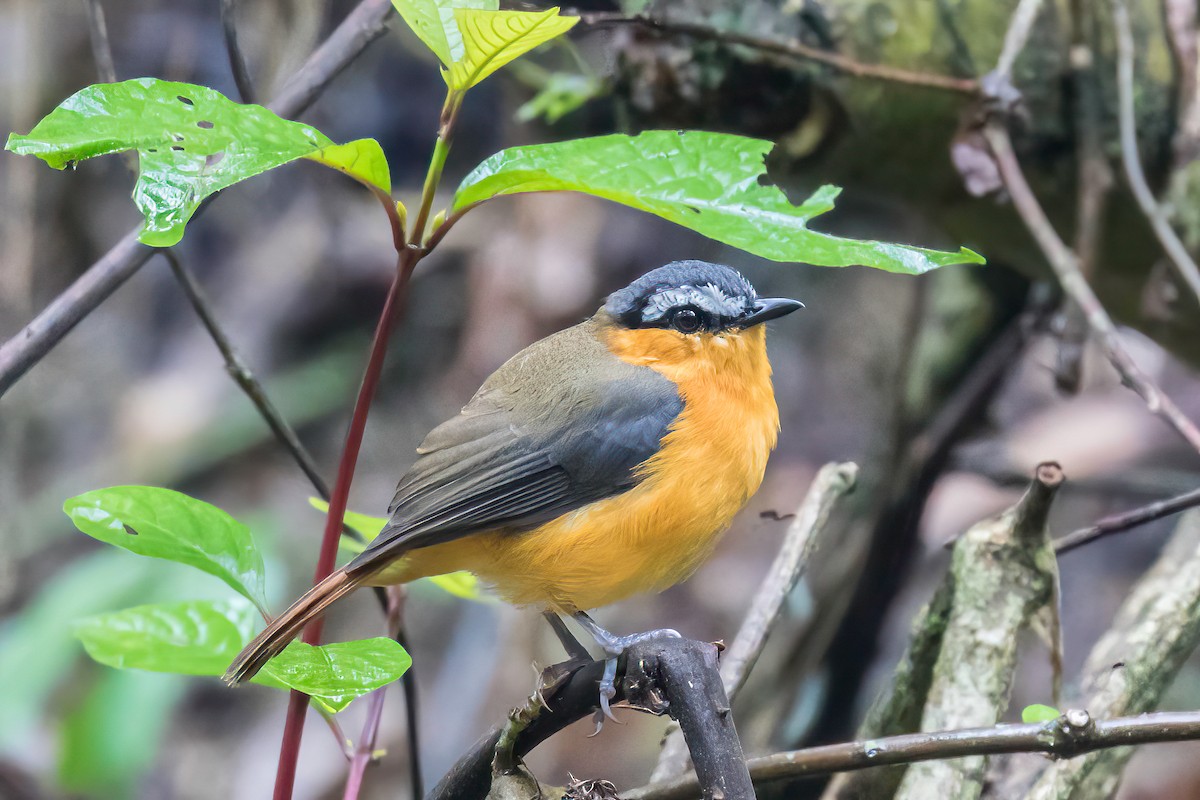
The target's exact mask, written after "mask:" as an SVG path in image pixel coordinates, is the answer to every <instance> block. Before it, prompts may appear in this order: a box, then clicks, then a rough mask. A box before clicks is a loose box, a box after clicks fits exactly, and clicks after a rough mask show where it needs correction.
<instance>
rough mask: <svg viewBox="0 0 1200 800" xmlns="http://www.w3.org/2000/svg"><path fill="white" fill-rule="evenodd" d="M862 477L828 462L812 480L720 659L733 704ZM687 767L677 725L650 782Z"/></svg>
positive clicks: (850, 466)
mask: <svg viewBox="0 0 1200 800" xmlns="http://www.w3.org/2000/svg"><path fill="white" fill-rule="evenodd" d="M857 478H858V467H857V466H856V465H854V464H850V463H846V464H826V465H825V466H824V467H822V468H821V470H820V471H819V472H818V473H817V476H816V478H814V479H813V482H812V486H810V487H809V490H808V494H807V495H806V496H805V498H804V502H803V503H801V504H800V508H799V509H798V510H797V512H796V517H795V519H793V520H792V522H791V524H790V525H789V526H788V530H787V533H786V534H785V536H784V539H783V544H782V546H781V547H780V548H779V555H777V556H776V557H775V561H774V563H773V564H772V565H771V569H770V572H769V573H768V574H767V577H766V579H765V580H764V582H763V585H762V588H760V589H759V590H758V593H757V594H756V595H755V596H754V600H753V601H752V602H751V604H750V609H749V610H748V611H747V612H746V618H745V619H744V620H743V621H742V626H741V628H740V629H739V630H738V633H737V636H736V637H735V638H734V640H733V644H732V645H730V647H729V649H728V650H727V651H726V652H725V654H724V655H723V656H722V658H721V680H722V681H723V683H724V685H725V692H726V693H727V694H728V695H729V701H730V702H733V699H734V698H735V697H736V696H737V694H738V693H739V692H740V691H741V689H742V686H743V685H744V684H745V682H746V678H747V677H748V676H749V674H750V670H752V669H754V664H755V663H756V662H757V661H758V657H759V655H761V654H762V651H763V647H765V646H766V643H767V637H768V636H769V635H770V633H771V629H772V628H773V627H774V626H775V621H776V620H777V619H778V618H779V613H780V611H781V610H782V608H783V604H784V602H785V601H786V600H787V598H788V595H790V594H791V593H792V590H793V589H795V588H796V584H797V583H798V582H799V581H800V578H801V577H803V575H804V572H805V569H806V568H807V566H808V561H809V557H810V556H811V555H812V553H813V551H814V550H815V549H816V547H817V544H818V543H819V541H820V537H821V534H822V532H823V531H824V530H825V523H826V522H828V521H829V516H830V514H831V513H832V512H833V509H834V507H835V506H836V505H837V503H838V501H839V500H841V499H842V498H843V497H845V496H846V495H847V494H849V493H850V492H851V491H853V490H854V486H855V482H856V480H857ZM687 767H688V750H687V745H686V743H685V742H684V738H683V734H682V732H681V731H680V729H679V728H678V727H677V726H675V725H672V726H670V728H669V730H668V733H667V736H666V740H665V741H664V743H663V748H662V752H661V753H660V754H659V757H658V765H657V766H656V767H655V768H654V772H653V774H652V775H651V776H650V780H651V782H659V781H666V780H670V779H671V778H677V777H679V776H680V775H682V774H683V773H684V772H685V771H686V770H687Z"/></svg>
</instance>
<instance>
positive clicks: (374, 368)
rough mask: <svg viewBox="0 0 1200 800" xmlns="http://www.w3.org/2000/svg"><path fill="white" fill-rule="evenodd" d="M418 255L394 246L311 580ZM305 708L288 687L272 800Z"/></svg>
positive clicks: (311, 631)
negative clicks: (389, 275)
mask: <svg viewBox="0 0 1200 800" xmlns="http://www.w3.org/2000/svg"><path fill="white" fill-rule="evenodd" d="M418 258H419V253H418V251H416V250H414V249H411V248H405V249H403V250H401V251H400V256H399V258H398V260H397V263H396V275H395V277H394V278H393V279H392V285H391V288H390V289H388V295H387V301H386V302H385V303H384V306H383V312H382V313H381V314H380V315H379V324H378V325H377V326H376V328H375V338H374V340H373V341H372V343H371V355H370V357H369V358H368V360H367V367H366V370H365V372H364V373H363V380H362V386H361V387H359V390H358V399H357V400H356V401H355V403H354V413H353V415H352V416H351V417H350V428H349V430H348V431H347V432H346V444H345V448H344V449H343V450H342V459H341V461H340V462H339V463H338V471H337V479H336V480H335V481H334V484H333V493H332V495H331V496H330V498H329V513H328V514H327V515H326V517H325V534H324V537H323V538H322V539H321V553H320V555H319V556H318V557H317V568H316V571H315V573H314V574H313V584H314V585H316V584H317V583H319V582H321V581H322V580H324V579H325V578H326V577H328V576H329V574H330V573H331V572H333V567H334V562H335V559H336V558H337V543H338V537H339V536H340V534H341V531H342V519H343V517H344V516H345V514H346V505H347V502H348V500H349V495H350V481H351V479H352V478H353V477H354V468H355V466H356V465H357V464H358V453H359V450H360V449H361V448H362V440H363V432H364V431H365V430H366V427H367V410H368V409H369V408H370V405H371V400H372V399H373V398H374V397H375V390H376V389H377V388H378V386H379V376H380V375H381V374H382V372H383V360H384V356H385V355H386V354H387V343H388V338H389V336H390V334H391V332H392V329H393V328H394V327H395V324H396V322H397V319H398V317H399V316H400V311H401V309H402V308H403V306H404V304H405V301H406V300H407V296H408V291H407V290H408V279H409V276H410V275H411V274H412V268H413V266H415V265H416V261H417V259H418ZM323 627H324V618H323V617H317V618H316V619H315V620H313V621H312V622H310V623H309V624H308V627H306V628H305V629H304V636H303V639H304V641H305V642H307V643H308V644H313V645H315V644H318V643H320V641H321V629H322V628H323ZM307 710H308V695H306V694H304V693H302V692H298V691H296V690H294V689H293V690H292V693H291V698H290V700H289V702H288V712H287V721H286V722H285V723H284V726H283V743H282V744H281V745H280V749H279V768H278V769H277V771H276V773H275V793H274V800H291V797H292V789H293V788H294V786H295V783H296V763H297V761H298V760H299V756H300V741H301V739H302V737H303V735H304V714H305V711H307Z"/></svg>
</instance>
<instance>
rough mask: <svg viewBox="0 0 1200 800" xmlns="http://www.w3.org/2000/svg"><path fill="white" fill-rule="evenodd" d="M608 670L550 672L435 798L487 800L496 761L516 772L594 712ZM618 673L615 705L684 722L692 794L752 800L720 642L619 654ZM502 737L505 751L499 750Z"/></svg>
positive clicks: (562, 667) (648, 645)
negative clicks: (537, 749) (727, 691)
mask: <svg viewBox="0 0 1200 800" xmlns="http://www.w3.org/2000/svg"><path fill="white" fill-rule="evenodd" d="M603 668H604V664H603V662H601V661H586V662H584V661H580V660H578V659H573V660H572V661H569V662H567V663H565V664H559V665H555V666H552V667H549V668H547V670H546V671H545V672H543V674H542V686H541V688H540V689H539V691H538V692H537V694H536V695H535V696H534V698H531V703H530V704H528V705H527V706H526V707H525V708H523V709H518V710H517V711H516V712H514V715H513V717H512V721H510V723H509V724H507V725H505V726H503V727H500V728H496V729H494V730H492V732H491V733H489V734H487V735H486V736H484V737H483V738H481V739H480V740H479V741H478V742H476V743H475V745H474V746H473V747H472V748H471V750H470V751H469V752H468V753H467V754H466V755H464V756H463V757H462V758H460V759H459V760H458V763H456V764H455V765H454V767H453V768H452V769H451V770H450V772H449V773H447V775H446V777H444V778H443V779H442V780H441V782H440V783H439V784H438V785H437V786H436V787H434V789H433V791H432V792H431V793H430V795H429V800H483V798H484V797H486V796H487V794H488V791H489V788H490V787H491V784H492V780H493V777H494V774H493V762H494V761H495V762H496V767H497V768H498V771H499V772H503V771H505V770H510V769H513V768H515V766H516V765H517V761H518V760H519V759H520V758H521V757H522V756H524V755H525V754H526V753H528V752H529V751H530V750H532V749H533V748H534V747H536V746H537V745H538V744H539V743H541V742H543V741H545V740H546V739H547V738H549V737H550V736H552V735H554V734H555V733H557V732H558V731H561V730H562V729H563V728H566V727H567V726H568V725H570V724H571V723H573V722H576V721H578V720H580V719H583V718H584V717H586V716H589V715H591V714H592V713H593V712H594V711H595V709H596V708H597V705H598V703H597V701H598V699H599V693H598V689H597V687H598V684H599V680H600V677H601V674H602V672H603ZM618 673H619V675H620V676H621V678H620V680H618V681H617V696H616V698H615V699H616V700H617V701H624V702H625V703H627V704H629V705H630V706H632V707H634V708H637V709H639V710H642V711H647V712H649V713H653V714H663V713H667V714H670V715H671V716H672V717H673V718H675V719H677V720H678V721H679V723H680V725H681V727H682V728H683V733H684V737H685V738H686V740H687V743H688V746H689V747H690V748H691V752H692V757H693V760H694V761H695V763H696V765H697V767H698V769H699V775H700V778H699V780H698V781H697V779H696V777H695V775H694V774H693V776H692V780H693V784H692V785H693V788H692V792H691V795H690V796H691V797H693V798H694V797H695V796H697V795H701V796H703V797H704V798H706V799H707V798H724V799H725V800H753V797H754V789H753V786H752V785H751V782H750V773H749V771H748V770H747V768H746V761H745V757H744V756H743V755H742V745H741V741H740V740H739V739H738V736H737V731H736V729H735V727H734V723H733V715H732V714H731V713H730V709H729V700H728V698H727V697H726V695H725V689H724V686H723V685H722V683H721V676H720V672H719V671H718V669H717V648H716V647H715V646H714V645H711V644H707V643H704V642H696V641H693V640H690V639H658V640H654V641H650V642H645V643H642V644H638V645H635V646H634V647H631V648H629V649H628V650H627V651H626V652H625V654H624V655H623V656H622V657H621V662H620V669H619V670H618ZM534 701H536V702H534ZM502 737H503V738H504V739H505V743H504V747H499V746H498V745H499V743H500V741H501V739H502Z"/></svg>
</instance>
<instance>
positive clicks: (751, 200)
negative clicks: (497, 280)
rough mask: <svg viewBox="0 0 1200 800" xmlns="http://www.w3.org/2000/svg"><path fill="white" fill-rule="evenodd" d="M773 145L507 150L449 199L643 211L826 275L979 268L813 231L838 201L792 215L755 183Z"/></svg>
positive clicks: (626, 140)
mask: <svg viewBox="0 0 1200 800" xmlns="http://www.w3.org/2000/svg"><path fill="white" fill-rule="evenodd" d="M772 147H773V145H772V144H771V142H768V141H764V140H762V139H749V138H746V137H744V136H733V135H730V134H724V133H705V132H701V131H646V132H645V133H642V134H639V135H637V136H625V135H620V134H618V135H613V136H598V137H594V138H590V139H575V140H571V141H566V142H557V143H553V144H540V145H529V146H525V147H513V148H510V149H508V150H503V151H501V152H499V153H497V154H496V155H494V156H492V157H491V158H489V159H487V160H486V161H484V162H483V163H482V164H480V165H479V166H478V167H476V168H475V169H474V170H473V171H472V172H471V174H469V175H467V177H466V178H464V179H463V182H462V183H461V184H460V185H459V187H458V191H457V192H456V193H455V195H454V210H455V211H459V212H461V211H463V210H465V209H467V208H469V207H470V206H472V205H475V204H476V203H482V202H483V201H485V200H488V199H491V198H492V197H496V196H499V195H509V194H521V193H524V192H560V191H570V192H582V193H584V194H590V195H594V196H596V197H603V198H605V199H607V200H612V201H614V202H617V203H621V204H623V205H627V206H631V207H632V208H636V209H640V210H642V211H648V212H650V213H651V214H655V215H657V216H660V217H662V218H664V219H668V220H670V221H672V222H675V223H677V224H679V225H682V226H684V227H685V228H690V229H692V230H694V231H696V232H698V233H702V234H704V235H705V236H708V237H710V238H712V239H716V240H717V241H719V242H724V243H725V244H728V245H732V246H733V247H737V248H740V249H742V250H745V251H747V252H750V253H753V254H755V255H758V256H762V257H763V258H769V259H771V260H773V261H800V262H807V263H809V264H817V265H819V266H825V267H845V266H850V265H852V264H862V265H864V266H868V267H875V268H877V269H882V270H887V271H888V272H900V273H905V274H909V275H919V274H921V273H924V272H928V271H929V270H931V269H935V268H937V267H941V266H946V265H948V264H982V263H983V262H984V260H983V258H982V257H980V256H979V255H978V254H977V253H975V252H973V251H971V250H968V249H967V248H965V247H964V248H960V249H959V250H958V252H943V251H940V250H928V249H925V248H923V247H910V246H908V245H902V244H890V243H886V242H872V241H862V240H856V239H843V238H840V237H837V236H831V235H829V234H825V233H818V232H816V231H813V230H809V228H808V223H809V222H810V221H811V220H812V219H814V218H815V217H817V216H819V215H821V214H824V213H825V212H827V211H829V210H831V209H832V208H833V201H834V198H836V197H837V195H838V193H839V192H840V191H841V190H840V189H838V188H837V187H835V186H822V187H821V188H820V189H818V190H817V191H816V192H814V193H813V195H812V196H811V197H809V198H808V199H807V200H805V201H804V202H803V203H801V204H800V205H793V204H792V203H791V201H789V200H788V199H787V197H786V196H785V195H784V193H783V192H782V191H780V189H779V188H778V187H776V186H771V185H767V184H764V183H762V182H761V180H762V179H763V178H764V177H765V176H766V163H765V160H764V159H765V158H766V155H767V153H769V152H770V151H771V148H772Z"/></svg>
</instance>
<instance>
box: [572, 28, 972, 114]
mask: <svg viewBox="0 0 1200 800" xmlns="http://www.w3.org/2000/svg"><path fill="white" fill-rule="evenodd" d="M568 13H572V14H577V15H578V16H579V18H580V24H581V25H587V26H592V27H597V26H602V25H637V26H640V27H643V28H647V29H650V30H654V31H659V32H661V33H664V34H680V35H683V36H690V37H692V38H694V39H704V40H708V41H714V42H720V43H722V44H727V45H740V46H742V47H750V48H753V49H755V50H760V51H762V52H765V53H772V54H774V55H778V56H784V57H786V58H789V59H800V60H802V61H815V62H817V63H819V64H824V65H826V66H828V67H832V68H834V69H836V70H837V71H839V72H844V73H845V74H847V75H852V76H854V77H856V78H865V79H867V80H877V81H888V82H890V83H901V84H905V85H907V86H920V87H924V88H927V89H938V90H941V91H947V92H955V93H957V94H968V95H974V94H978V93H979V83H978V82H977V81H975V80H974V79H972V78H956V77H953V76H950V75H937V74H934V73H929V72H915V71H913V70H906V69H900V68H898V67H889V66H887V65H884V64H864V63H862V62H861V61H855V60H854V59H852V58H849V57H847V56H844V55H841V54H840V53H833V52H830V51H828V50H821V49H819V48H816V47H810V46H809V45H806V44H804V43H803V42H799V41H796V40H787V41H784V40H779V39H770V38H764V37H760V36H751V35H749V34H745V33H738V32H737V31H730V30H724V29H721V28H715V27H712V26H709V25H702V24H699V23H695V22H680V21H675V20H667V19H661V18H658V17H651V16H647V15H643V14H637V15H634V16H626V15H624V14H620V13H616V12H613V13H609V12H595V13H580V12H568Z"/></svg>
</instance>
